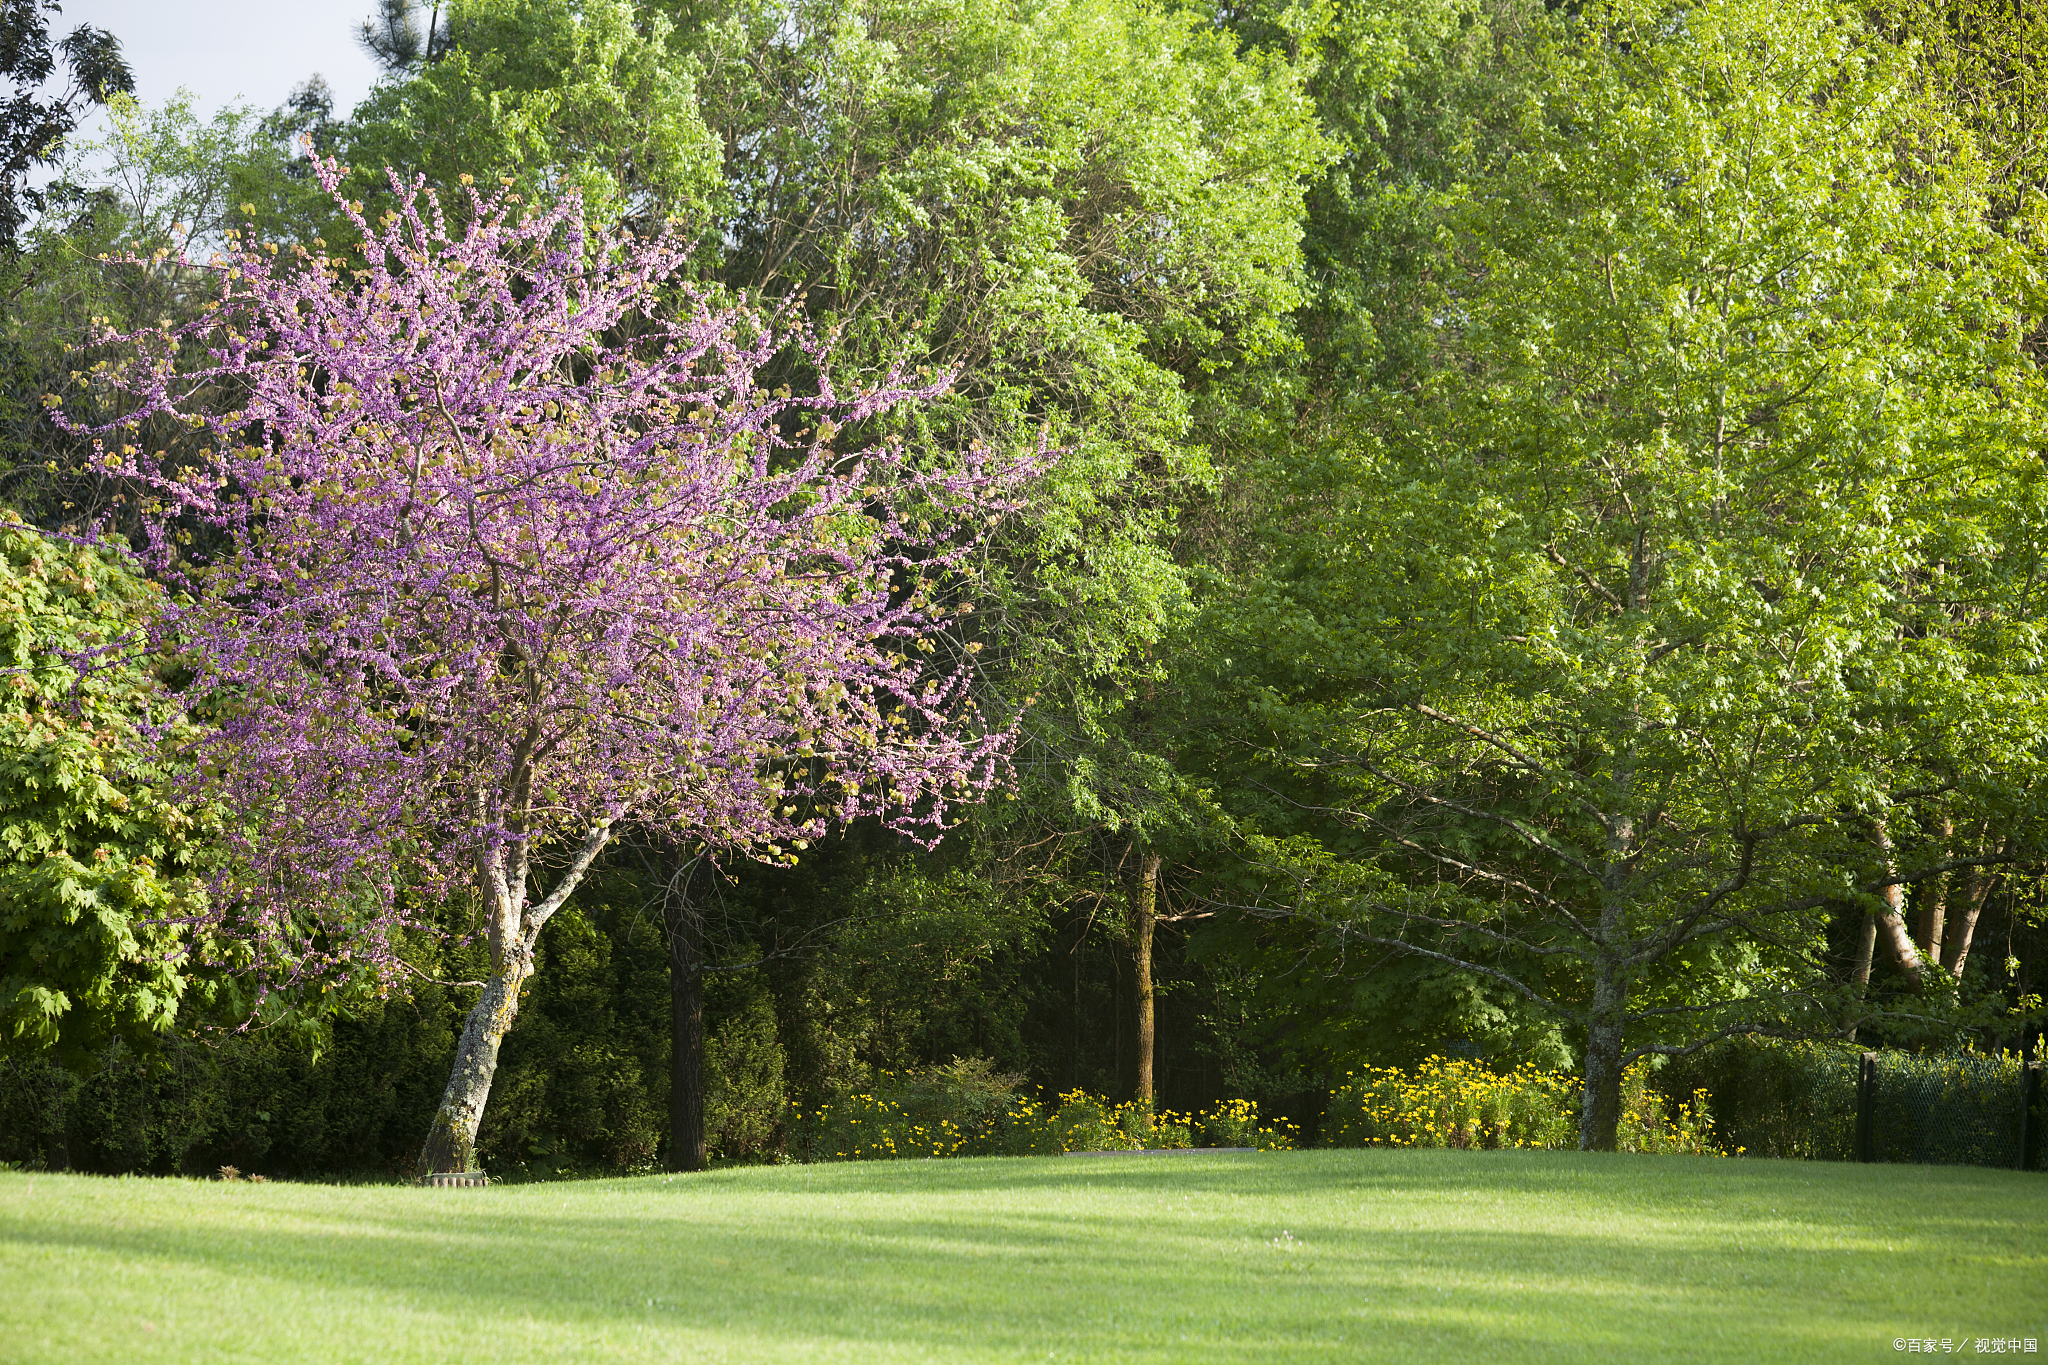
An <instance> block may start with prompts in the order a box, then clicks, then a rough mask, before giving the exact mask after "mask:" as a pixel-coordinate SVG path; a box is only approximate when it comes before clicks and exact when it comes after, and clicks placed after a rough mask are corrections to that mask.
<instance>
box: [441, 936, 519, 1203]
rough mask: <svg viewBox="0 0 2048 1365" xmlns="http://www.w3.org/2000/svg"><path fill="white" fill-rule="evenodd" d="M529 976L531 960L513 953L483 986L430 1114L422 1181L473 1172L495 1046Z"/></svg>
mask: <svg viewBox="0 0 2048 1365" xmlns="http://www.w3.org/2000/svg"><path fill="white" fill-rule="evenodd" d="M532 974H533V958H532V954H531V953H526V952H514V953H512V954H510V955H508V959H507V961H506V963H505V965H504V966H503V968H502V969H501V970H499V971H497V972H494V973H493V974H492V976H491V979H490V980H488V981H486V982H485V983H484V992H483V995H482V996H481V997H480V998H479V999H478V1000H477V1002H476V1006H475V1008H473V1009H471V1010H470V1012H469V1019H468V1021H467V1022H466V1023H464V1024H463V1026H462V1041H461V1043H460V1044H458V1045H457V1047H456V1049H455V1067H454V1070H453V1071H452V1072H451V1073H450V1075H449V1077H448V1088H447V1090H446V1091H445V1092H443V1094H442V1096H441V1107H440V1109H439V1110H438V1111H437V1112H436V1113H435V1114H434V1126H433V1128H432V1129H431V1130H430V1131H429V1132H428V1134H427V1144H426V1147H425V1148H424V1149H422V1151H421V1152H420V1174H421V1175H432V1174H437V1173H440V1172H444V1171H473V1170H475V1169H476V1168H477V1167H476V1134H477V1128H478V1127H479V1126H480V1125H481V1124H482V1123H483V1118H484V1105H485V1103H486V1102H487V1101H488V1100H489V1099H490V1097H491V1079H492V1077H494V1076H495V1075H496V1074H497V1071H498V1046H499V1044H501V1043H503V1042H504V1041H505V1034H506V1033H507V1032H509V1031H510V1030H511V1028H512V1021H513V1020H514V1019H515V1018H517V1017H518V1015H519V988H520V986H521V985H522V984H524V983H525V981H526V978H527V977H528V976H530V975H532Z"/></svg>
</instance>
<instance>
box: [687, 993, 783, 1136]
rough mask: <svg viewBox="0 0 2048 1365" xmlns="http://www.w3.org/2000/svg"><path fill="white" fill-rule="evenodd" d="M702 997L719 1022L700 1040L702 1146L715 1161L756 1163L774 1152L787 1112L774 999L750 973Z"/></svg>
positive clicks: (780, 1043) (781, 1054) (780, 1044)
mask: <svg viewBox="0 0 2048 1365" xmlns="http://www.w3.org/2000/svg"><path fill="white" fill-rule="evenodd" d="M708 994H710V995H711V996H712V1002H713V1006H714V1009H713V1013H714V1014H715V1015H717V1016H722V1017H721V1018H720V1022H719V1023H718V1024H716V1025H715V1026H714V1027H713V1028H712V1029H711V1031H710V1035H709V1036H708V1037H707V1038H705V1040H704V1077H705V1093H704V1141H705V1144H706V1146H707V1147H708V1148H709V1149H710V1152H711V1154H712V1155H713V1156H715V1157H723V1158H726V1159H728V1160H746V1159H760V1158H762V1157H765V1156H768V1155H770V1154H771V1153H773V1152H775V1151H776V1150H778V1149H779V1148H780V1146H781V1142H782V1130H783V1123H784V1119H785V1116H786V1111H787V1110H788V1107H789V1096H788V1091H787V1089H786V1087H785V1083H784V1079H783V1064H784V1054H783V1049H782V1041H781V1038H780V1036H779V1034H778V1032H777V1029H776V1021H775V1004H774V999H773V997H772V996H770V994H769V993H768V990H767V987H766V986H765V984H764V983H762V982H761V981H760V980H759V979H758V974H755V973H746V974H744V979H743V980H740V981H736V982H734V981H717V982H716V984H715V985H714V986H713V989H712V990H711V991H710V992H708ZM721 1005H722V1006H723V1007H722V1008H719V1006H721Z"/></svg>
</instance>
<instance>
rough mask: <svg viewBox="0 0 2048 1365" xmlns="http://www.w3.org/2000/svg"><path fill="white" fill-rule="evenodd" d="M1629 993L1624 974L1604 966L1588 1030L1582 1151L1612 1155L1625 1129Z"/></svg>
mask: <svg viewBox="0 0 2048 1365" xmlns="http://www.w3.org/2000/svg"><path fill="white" fill-rule="evenodd" d="M1627 1003H1628V990H1627V987H1626V985H1625V984H1624V983H1623V981H1622V979H1621V975H1620V973H1619V972H1618V971H1617V970H1616V969H1615V968H1614V967H1612V966H1611V965H1609V964H1607V963H1602V964H1600V966H1599V967H1598V969H1597V971H1596V974H1595V976H1594V979H1593V1007H1592V1010H1591V1012H1590V1014H1589V1017H1588V1021H1587V1027H1586V1093H1585V1096H1584V1098H1583V1100H1582V1102H1581V1103H1580V1106H1579V1150H1580V1151H1582V1152H1611V1151H1613V1150H1614V1148H1615V1139H1616V1136H1617V1132H1618V1130H1619V1129H1620V1127H1621V1057H1622V1013H1623V1010H1624V1007H1625V1006H1626V1005H1627Z"/></svg>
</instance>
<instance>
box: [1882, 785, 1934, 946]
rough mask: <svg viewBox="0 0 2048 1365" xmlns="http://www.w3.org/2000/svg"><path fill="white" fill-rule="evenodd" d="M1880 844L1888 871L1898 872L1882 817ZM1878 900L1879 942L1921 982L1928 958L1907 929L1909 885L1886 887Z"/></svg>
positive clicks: (1888, 873) (1890, 874) (1892, 873)
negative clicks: (1921, 952) (1923, 956)
mask: <svg viewBox="0 0 2048 1365" xmlns="http://www.w3.org/2000/svg"><path fill="white" fill-rule="evenodd" d="M1877 847H1878V851H1879V852H1880V853H1882V854H1883V855H1884V871H1885V875H1886V876H1888V877H1889V876H1895V875H1896V874H1897V872H1898V868H1897V866H1896V865H1895V864H1894V863H1893V861H1892V841H1891V835H1890V834H1889V832H1888V831H1887V830H1886V829H1885V827H1884V823H1883V822H1882V821H1879V822H1878V826H1877ZM1878 902H1879V907H1880V908H1879V910H1878V914H1877V938H1878V942H1880V943H1882V944H1883V945H1884V950H1885V956H1887V957H1889V958H1890V959H1891V960H1892V962H1893V963H1894V964H1895V965H1896V966H1897V967H1898V969H1899V970H1900V971H1902V972H1904V973H1905V974H1906V975H1907V976H1908V977H1909V978H1911V979H1912V982H1913V984H1914V985H1916V986H1917V985H1919V984H1920V980H1921V978H1922V977H1923V976H1925V975H1926V971H1927V962H1926V959H1924V958H1922V957H1921V956H1920V949H1919V947H1918V946H1917V945H1915V944H1914V942H1913V936H1912V935H1911V934H1910V933H1908V932H1906V888H1905V887H1903V886H1900V885H1896V884H1895V885H1892V886H1887V887H1884V888H1882V889H1881V890H1880V891H1879V892H1878Z"/></svg>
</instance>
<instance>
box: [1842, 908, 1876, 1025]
mask: <svg viewBox="0 0 2048 1365" xmlns="http://www.w3.org/2000/svg"><path fill="white" fill-rule="evenodd" d="M1876 957H1877V912H1876V911H1875V910H1865V911H1864V912H1863V923H1862V924H1861V926H1859V927H1858V929H1857V931H1856V958H1855V961H1854V963H1853V965H1852V966H1851V967H1850V969H1849V980H1850V981H1851V982H1853V983H1854V984H1855V986H1856V998H1857V999H1858V1000H1861V999H1862V998H1863V996H1864V993H1865V992H1866V991H1868V990H1869V989H1870V967H1871V963H1872V961H1873V960H1874V959H1875V958H1876ZM1847 1023H1848V1025H1849V1041H1850V1042H1852V1043H1853V1042H1855V1041H1856V1029H1857V1026H1858V1019H1857V1017H1856V1014H1855V1013H1854V1012H1853V1007H1852V1013H1851V1015H1850V1017H1849V1019H1848V1020H1847Z"/></svg>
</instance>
